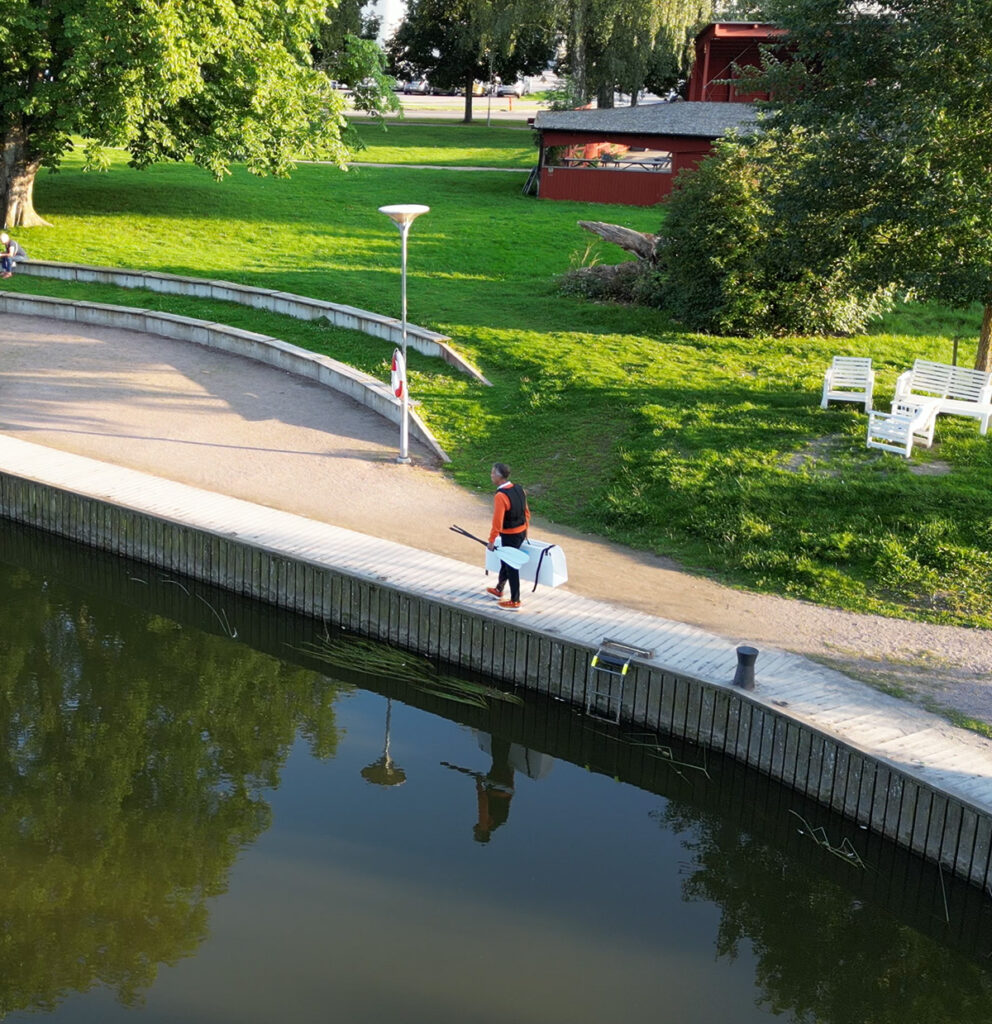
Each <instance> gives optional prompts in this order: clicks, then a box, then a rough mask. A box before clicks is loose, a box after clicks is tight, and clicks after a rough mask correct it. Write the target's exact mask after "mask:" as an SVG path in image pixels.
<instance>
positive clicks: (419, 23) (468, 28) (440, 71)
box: [388, 0, 555, 121]
mask: <svg viewBox="0 0 992 1024" xmlns="http://www.w3.org/2000/svg"><path fill="white" fill-rule="evenodd" d="M554 10H555V8H554V4H547V3H540V2H538V0H491V2H490V0H410V3H409V5H408V7H407V12H406V18H405V19H404V21H403V23H402V24H401V25H400V27H399V29H398V30H397V32H396V34H395V35H394V36H393V38H392V40H390V42H389V44H388V50H389V54H390V58H391V61H392V65H393V68H394V69H395V70H396V72H397V73H398V74H403V75H405V76H407V77H412V76H413V75H415V74H421V75H425V76H426V77H427V79H428V80H429V81H430V82H431V84H432V85H434V86H437V87H439V88H441V89H464V90H465V120H466V121H471V120H472V88H473V85H474V83H475V82H477V81H478V82H490V81H491V80H492V79H493V77H494V76H497V77H499V78H501V79H502V80H503V81H508V82H512V81H515V80H516V79H517V77H518V76H519V75H521V74H526V73H528V72H533V71H538V70H540V69H542V68H544V67H546V66H547V63H548V61H549V59H550V58H551V56H552V54H553V52H554V37H555V18H554Z"/></svg>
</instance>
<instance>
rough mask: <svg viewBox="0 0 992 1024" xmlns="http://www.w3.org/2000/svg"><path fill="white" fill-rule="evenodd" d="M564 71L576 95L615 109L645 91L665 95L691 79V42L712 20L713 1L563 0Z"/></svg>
mask: <svg viewBox="0 0 992 1024" xmlns="http://www.w3.org/2000/svg"><path fill="white" fill-rule="evenodd" d="M562 10H563V14H564V23H565V38H566V40H567V46H566V53H565V61H564V67H565V69H566V70H567V71H568V73H569V74H570V75H571V76H572V78H573V80H574V84H575V91H576V93H577V94H578V95H579V96H580V97H581V98H582V99H583V100H586V99H589V98H591V97H593V96H595V97H596V100H597V104H598V105H599V106H600V107H612V106H613V94H614V92H615V91H617V90H619V91H621V92H625V93H629V94H630V96H631V99H632V102H634V103H636V102H637V94H638V93H639V92H640V90H641V89H643V88H644V87H648V88H650V89H652V90H654V91H655V92H658V93H661V92H664V91H666V90H668V89H669V88H671V87H673V86H675V85H677V84H678V82H679V80H680V79H683V78H685V77H686V76H687V75H688V70H689V66H690V64H691V59H692V53H691V46H690V43H691V37H692V34H693V32H694V30H696V29H698V28H699V27H700V26H701V25H703V24H705V22H706V21H708V20H709V18H710V16H711V14H712V12H713V4H712V2H711V0H563V2H562Z"/></svg>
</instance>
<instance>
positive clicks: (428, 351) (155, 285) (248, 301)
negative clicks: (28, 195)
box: [18, 260, 491, 386]
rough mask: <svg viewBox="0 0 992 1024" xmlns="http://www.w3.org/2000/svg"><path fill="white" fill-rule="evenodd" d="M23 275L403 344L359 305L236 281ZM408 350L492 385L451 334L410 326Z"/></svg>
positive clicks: (118, 273) (123, 273)
mask: <svg viewBox="0 0 992 1024" xmlns="http://www.w3.org/2000/svg"><path fill="white" fill-rule="evenodd" d="M18 273H20V274H26V275H27V276H28V277H49V278H55V279H56V280H59V281H79V282H83V283H86V282H95V283H98V284H112V285H116V286H117V287H118V288H147V289H148V290H149V291H153V292H160V293H161V294H164V295H190V296H194V297H195V298H201V299H217V300H219V301H221V302H236V303H238V305H241V306H251V307H252V308H253V309H264V310H267V311H268V312H270V313H279V314H281V315H282V316H291V317H293V318H294V319H296V320H319V319H321V318H322V317H323V318H324V319H326V320H329V321H330V322H331V323H332V324H334V326H335V327H344V328H347V329H348V330H352V331H360V332H361V333H362V334H368V335H371V336H372V337H374V338H382V339H383V340H384V341H389V342H392V343H393V344H394V345H402V343H403V324H402V322H401V321H400V320H396V319H394V318H393V317H388V316H382V315H380V314H379V313H372V312H370V311H369V310H367V309H359V308H358V307H357V306H345V305H342V304H341V303H337V302H324V301H323V300H322V299H311V298H308V297H307V296H305V295H294V294H293V293H292V292H277V291H272V290H271V289H269V288H253V287H251V286H250V285H244V284H235V283H234V282H231V281H211V280H208V279H207V278H202V277H182V276H180V275H178V274H158V273H155V272H153V271H144V270H118V269H116V268H114V267H91V266H87V265H86V264H82V263H58V262H56V261H54V260H28V261H26V262H24V263H19V264H18ZM406 336H407V345H408V346H409V347H410V348H414V349H416V350H417V351H418V352H419V353H420V354H421V355H425V356H430V357H432V358H435V359H443V360H444V361H445V362H446V363H448V365H449V366H453V367H454V368H455V369H456V370H458V371H460V372H461V373H464V374H467V375H468V376H470V377H474V378H475V379H476V380H477V381H480V382H481V383H483V384H486V385H489V386H491V385H490V382H489V381H488V380H486V378H485V377H484V376H483V374H482V372H481V371H480V370H477V369H476V368H475V367H474V366H473V365H472V364H471V363H470V362H469V361H468V360H467V359H465V358H464V357H463V356H460V355H459V354H458V353H457V352H456V351H455V350H454V349H453V348H452V347H451V345H450V344H449V342H450V341H451V339H450V338H449V337H448V336H447V335H445V334H438V333H437V332H435V331H429V330H428V329H427V328H426V327H418V326H416V325H415V324H409V323H408V324H407V325H406Z"/></svg>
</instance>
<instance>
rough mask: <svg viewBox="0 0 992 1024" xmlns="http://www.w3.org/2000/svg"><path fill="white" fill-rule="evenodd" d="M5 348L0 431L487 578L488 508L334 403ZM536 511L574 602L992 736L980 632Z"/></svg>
mask: <svg viewBox="0 0 992 1024" xmlns="http://www.w3.org/2000/svg"><path fill="white" fill-rule="evenodd" d="M0 342H2V349H0V351H2V356H0V400H2V401H0V410H2V411H0V418H2V420H0V429H3V430H4V431H5V432H6V433H8V434H10V435H12V436H14V437H19V438H22V439H24V440H28V441H33V442H35V443H37V444H44V445H48V446H50V447H54V448H58V449H61V450H64V451H72V452H76V453H78V454H81V455H88V456H90V457H92V458H96V459H101V460H103V461H110V462H116V463H118V464H120V465H125V466H130V467H132V468H135V469H139V470H144V471H146V472H151V473H155V474H157V475H159V476H163V477H167V478H169V479H173V480H178V481H181V482H183V483H188V484H192V485H194V486H198V487H204V488H208V489H213V490H217V491H220V492H224V493H227V494H231V495H234V496H235V497H239V498H245V499H247V500H250V501H254V502H258V503H261V504H264V505H269V506H272V507H275V508H281V509H284V510H287V511H293V512H297V513H299V514H302V515H306V516H309V517H311V518H314V519H320V520H324V521H327V522H331V523H334V524H336V525H338V526H343V527H346V528H348V529H352V530H357V531H360V532H362V533H366V534H371V535H373V536H378V537H382V538H385V539H389V540H394V541H398V542H400V543H403V544H408V545H411V546H413V547H417V548H420V549H422V550H426V551H432V552H435V553H437V554H443V555H446V556H448V557H453V558H458V559H460V560H463V561H465V562H469V563H473V564H478V565H479V566H480V568H481V565H482V560H481V549H480V548H479V547H478V546H477V545H475V544H473V543H471V542H469V541H466V540H464V539H463V538H459V537H457V536H456V535H455V534H453V533H451V532H449V530H448V526H449V525H451V524H453V523H457V524H459V525H461V526H464V527H465V528H466V529H468V530H470V531H471V532H473V533H475V534H477V535H481V534H484V533H485V532H486V530H487V524H488V520H489V518H490V515H491V507H492V505H491V497H490V495H489V494H488V492H486V493H472V492H469V491H466V490H465V489H463V488H460V487H457V486H455V484H453V483H452V482H451V481H450V480H449V479H448V478H447V477H446V476H445V475H444V474H443V473H442V472H441V470H440V469H439V467H438V466H437V465H436V464H435V463H434V462H433V460H432V457H431V456H430V454H429V453H428V452H427V451H426V449H422V448H418V446H416V445H415V444H411V453H412V454H413V455H414V459H415V464H414V465H412V466H399V465H397V463H396V462H395V458H394V456H395V451H396V442H397V437H396V433H397V431H396V428H395V427H394V426H393V425H391V424H389V423H386V422H385V421H383V420H382V419H380V418H379V417H377V416H375V415H373V414H372V413H370V412H368V411H367V410H365V409H363V408H362V407H360V406H358V405H356V404H355V403H353V402H351V401H350V400H348V399H345V398H343V397H342V396H340V395H337V394H336V393H334V392H328V391H327V390H325V389H323V388H319V387H317V386H316V385H313V384H310V383H308V382H306V381H303V380H301V379H299V378H295V377H292V376H290V375H288V374H285V373H282V372H281V371H278V370H274V369H271V368H268V367H263V366H259V365H257V364H255V363H252V362H249V361H248V360H244V359H240V358H238V357H234V356H229V355H225V354H223V353H216V352H211V351H209V350H206V349H202V348H200V347H199V346H196V345H188V344H184V343H181V342H175V341H171V340H169V339H165V338H159V337H150V336H147V335H141V334H136V333H133V332H130V331H118V330H112V329H109V328H99V327H91V326H88V325H81V324H71V325H70V324H65V323H61V322H58V321H52V320H45V319H41V318H37V317H24V316H6V317H4V319H3V322H2V324H0ZM499 456H500V453H499V452H497V451H494V452H493V453H492V457H493V459H494V460H495V459H498V458H499ZM521 482H522V483H523V484H524V485H525V486H526V485H527V481H526V480H523V481H521ZM532 504H533V506H534V511H535V521H534V524H533V528H532V531H531V532H532V534H533V535H534V536H535V537H538V538H540V539H542V540H546V541H551V542H554V543H559V544H561V545H562V547H563V548H564V549H565V551H566V553H567V556H568V566H569V576H570V580H569V583H568V587H569V588H570V589H571V590H574V591H576V592H577V593H581V594H584V595H587V596H591V597H596V598H600V599H603V600H607V601H612V602H615V603H616V604H618V605H622V606H626V607H631V608H637V609H639V610H641V611H645V612H649V613H651V614H655V615H660V616H663V617H665V618H670V619H676V620H679V621H682V622H687V623H691V624H692V625H695V626H700V627H702V628H704V629H707V630H710V631H712V632H714V633H718V634H720V635H722V636H725V637H729V638H731V639H733V640H737V641H746V642H750V643H754V644H756V645H757V646H758V647H761V646H763V645H765V646H773V647H780V648H784V649H786V650H789V651H794V652H796V653H801V654H805V655H808V656H809V657H811V658H814V659H816V660H818V661H822V662H824V663H828V664H830V665H832V666H833V667H836V668H839V669H841V670H842V671H845V672H847V673H848V674H849V675H853V676H855V677H857V678H860V679H863V680H866V681H868V682H872V683H874V684H876V685H881V686H884V687H887V688H890V689H891V688H895V689H896V690H897V691H898V692H901V693H904V694H905V695H906V696H908V697H912V698H913V699H916V700H918V701H921V702H923V703H927V704H928V705H929V706H935V707H940V708H949V709H953V710H954V711H956V712H958V713H960V714H963V715H967V716H969V717H973V718H977V719H980V720H982V721H985V722H988V723H990V724H992V688H990V680H992V642H990V640H992V635H990V633H989V631H986V630H972V629H961V628H957V627H950V626H933V625H927V624H921V623H913V622H905V621H902V620H899V619H887V618H879V617H877V616H871V615H857V614H853V613H850V612H843V611H837V610H834V609H830V608H821V607H818V606H816V605H812V604H808V603H806V602H800V601H790V600H785V599H783V598H778V597H770V596H765V595H757V594H751V593H747V592H744V591H739V590H733V589H731V588H728V587H724V586H721V585H719V584H717V583H714V582H712V581H710V580H707V579H704V578H701V577H698V576H693V575H691V574H688V573H685V572H681V571H679V569H678V567H677V566H676V565H675V564H674V563H672V562H670V561H668V560H665V559H661V558H657V557H655V556H652V555H649V554H645V553H643V552H638V551H632V550H630V549H627V548H623V547H621V546H619V545H615V544H610V543H607V542H604V541H602V540H600V539H598V538H596V537H592V536H589V535H583V534H580V533H577V532H575V531H572V530H567V529H564V528H561V527H558V526H555V525H553V524H551V523H549V522H547V521H545V520H543V519H542V518H541V515H540V500H539V498H536V499H534V500H533V501H532ZM479 582H480V587H482V586H484V585H485V582H484V577H482V575H481V572H480V581H479Z"/></svg>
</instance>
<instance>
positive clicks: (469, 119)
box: [463, 76, 475, 124]
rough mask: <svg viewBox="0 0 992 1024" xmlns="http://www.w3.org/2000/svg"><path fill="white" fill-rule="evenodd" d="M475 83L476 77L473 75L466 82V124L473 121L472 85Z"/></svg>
mask: <svg viewBox="0 0 992 1024" xmlns="http://www.w3.org/2000/svg"><path fill="white" fill-rule="evenodd" d="M474 85H475V79H474V78H472V77H471V76H470V77H469V79H468V81H467V82H466V83H465V117H464V118H463V120H464V122H465V124H471V123H472V87H473V86H474Z"/></svg>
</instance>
